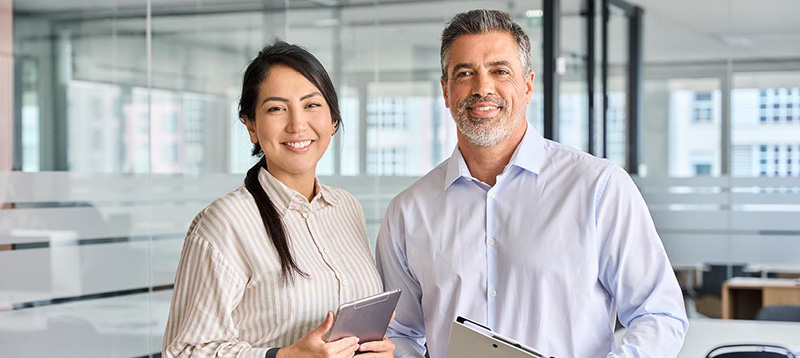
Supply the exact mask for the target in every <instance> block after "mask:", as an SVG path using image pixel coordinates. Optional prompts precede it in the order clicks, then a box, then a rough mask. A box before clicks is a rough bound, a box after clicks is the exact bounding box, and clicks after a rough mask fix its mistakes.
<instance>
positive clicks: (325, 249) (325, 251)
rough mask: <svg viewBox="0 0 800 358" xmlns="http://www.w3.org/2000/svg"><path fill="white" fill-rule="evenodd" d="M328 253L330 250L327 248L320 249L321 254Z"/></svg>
mask: <svg viewBox="0 0 800 358" xmlns="http://www.w3.org/2000/svg"><path fill="white" fill-rule="evenodd" d="M328 251H330V250H328V248H327V247H326V248H323V249H322V252H324V253H326V254H327V253H328Z"/></svg>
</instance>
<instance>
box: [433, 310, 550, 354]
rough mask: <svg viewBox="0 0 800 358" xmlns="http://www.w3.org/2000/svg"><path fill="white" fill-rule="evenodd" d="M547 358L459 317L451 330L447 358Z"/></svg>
mask: <svg viewBox="0 0 800 358" xmlns="http://www.w3.org/2000/svg"><path fill="white" fill-rule="evenodd" d="M485 357H493V358H546V357H547V356H545V355H544V354H542V353H539V352H537V351H536V350H534V349H533V348H530V347H526V346H525V345H523V344H521V343H518V342H515V341H514V340H512V339H510V338H508V337H503V336H502V335H500V334H497V333H495V332H492V330H491V329H490V328H489V327H486V326H484V325H481V324H479V323H477V322H475V321H472V320H470V319H467V318H464V317H461V316H458V318H456V321H455V322H453V326H452V329H451V330H450V343H449V344H448V346H447V358H485Z"/></svg>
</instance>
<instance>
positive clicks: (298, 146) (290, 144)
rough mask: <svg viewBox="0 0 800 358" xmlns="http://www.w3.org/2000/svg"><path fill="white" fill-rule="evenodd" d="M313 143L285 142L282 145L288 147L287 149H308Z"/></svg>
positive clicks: (303, 141)
mask: <svg viewBox="0 0 800 358" xmlns="http://www.w3.org/2000/svg"><path fill="white" fill-rule="evenodd" d="M311 142H313V140H301V141H297V142H283V143H282V144H283V145H285V146H287V147H290V148H294V149H305V148H307V147H308V146H310V145H311Z"/></svg>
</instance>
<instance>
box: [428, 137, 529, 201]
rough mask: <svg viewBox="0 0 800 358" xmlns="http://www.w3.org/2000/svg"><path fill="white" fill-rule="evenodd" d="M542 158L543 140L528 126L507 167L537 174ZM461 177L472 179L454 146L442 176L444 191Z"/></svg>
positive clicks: (459, 152) (465, 163) (461, 156)
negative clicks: (514, 167)
mask: <svg viewBox="0 0 800 358" xmlns="http://www.w3.org/2000/svg"><path fill="white" fill-rule="evenodd" d="M543 158H544V138H543V137H542V135H541V134H539V132H538V131H536V129H534V128H533V126H531V125H530V124H528V128H527V129H526V130H525V135H523V136H522V140H521V141H520V143H519V145H517V149H515V150H514V154H513V155H512V156H511V160H510V161H509V163H508V166H516V167H519V168H521V169H524V170H527V171H529V172H531V173H534V174H539V170H540V169H541V166H542V160H543ZM462 177H463V178H466V179H472V174H470V172H469V168H468V167H467V162H466V161H465V160H464V156H463V155H461V150H459V149H458V145H456V149H455V150H453V155H451V156H450V160H449V161H448V162H447V169H446V171H445V175H444V189H445V190H447V188H449V187H450V185H452V184H453V183H455V182H456V180H458V178H462Z"/></svg>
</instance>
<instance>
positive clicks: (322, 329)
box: [309, 311, 333, 341]
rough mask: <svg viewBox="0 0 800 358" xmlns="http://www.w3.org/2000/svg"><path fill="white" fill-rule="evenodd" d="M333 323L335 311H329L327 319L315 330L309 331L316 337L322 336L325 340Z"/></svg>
mask: <svg viewBox="0 0 800 358" xmlns="http://www.w3.org/2000/svg"><path fill="white" fill-rule="evenodd" d="M332 325H333V311H328V315H327V316H325V320H324V321H322V323H321V324H320V325H319V326H317V328H314V330H313V331H311V332H309V334H310V335H313V336H314V337H317V338H320V339H322V340H323V341H324V340H325V334H326V333H328V330H329V329H331V326H332Z"/></svg>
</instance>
